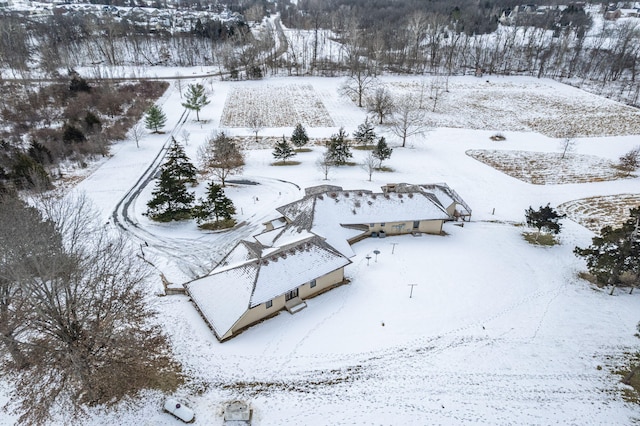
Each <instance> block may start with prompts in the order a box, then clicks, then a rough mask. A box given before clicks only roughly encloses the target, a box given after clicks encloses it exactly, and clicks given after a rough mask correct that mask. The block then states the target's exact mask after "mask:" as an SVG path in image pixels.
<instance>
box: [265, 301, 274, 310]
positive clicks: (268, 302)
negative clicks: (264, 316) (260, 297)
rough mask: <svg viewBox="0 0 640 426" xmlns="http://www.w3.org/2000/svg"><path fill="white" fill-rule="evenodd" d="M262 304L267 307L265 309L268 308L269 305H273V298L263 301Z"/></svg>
mask: <svg viewBox="0 0 640 426" xmlns="http://www.w3.org/2000/svg"><path fill="white" fill-rule="evenodd" d="M264 305H265V306H266V307H267V309H269V308H270V307H272V306H273V300H268V301H267V303H265V304H264Z"/></svg>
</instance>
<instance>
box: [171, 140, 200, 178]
mask: <svg viewBox="0 0 640 426" xmlns="http://www.w3.org/2000/svg"><path fill="white" fill-rule="evenodd" d="M164 167H165V168H167V169H169V171H170V172H171V174H172V175H173V176H175V177H176V178H177V179H178V180H179V181H180V182H181V183H190V184H192V185H196V184H197V183H198V181H197V179H196V173H197V169H196V167H195V166H194V165H193V164H192V163H191V161H190V160H189V157H187V154H185V152H184V149H183V148H182V145H180V143H178V141H177V140H176V139H175V138H174V137H173V136H172V137H171V145H169V149H168V150H167V160H166V161H165V164H164Z"/></svg>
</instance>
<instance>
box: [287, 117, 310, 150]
mask: <svg viewBox="0 0 640 426" xmlns="http://www.w3.org/2000/svg"><path fill="white" fill-rule="evenodd" d="M308 142H309V136H307V131H306V129H305V128H304V127H303V126H302V124H300V123H298V124H297V125H296V128H295V129H293V133H292V134H291V143H292V144H294V145H295V146H296V147H297V148H302V147H303V146H305V145H306V144H307V143H308Z"/></svg>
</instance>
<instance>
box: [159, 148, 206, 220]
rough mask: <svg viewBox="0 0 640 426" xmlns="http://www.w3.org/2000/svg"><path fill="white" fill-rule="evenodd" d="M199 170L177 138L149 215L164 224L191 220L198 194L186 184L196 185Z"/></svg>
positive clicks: (168, 156) (162, 172)
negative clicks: (192, 208) (172, 221)
mask: <svg viewBox="0 0 640 426" xmlns="http://www.w3.org/2000/svg"><path fill="white" fill-rule="evenodd" d="M195 173H196V169H195V167H194V166H193V165H192V164H191V162H189V159H188V158H187V156H186V155H185V153H184V151H183V149H182V147H181V146H180V144H178V142H177V141H176V140H175V139H173V141H172V143H171V146H170V147H169V151H168V152H167V160H166V161H165V163H164V164H163V165H162V168H161V171H160V180H159V181H158V185H157V186H156V188H155V189H154V190H153V192H152V194H151V195H152V198H151V200H149V202H148V203H147V207H148V210H147V214H148V215H149V216H150V217H151V218H152V219H153V220H157V221H161V222H168V221H171V220H181V219H187V218H189V217H190V214H191V205H192V204H193V200H194V195H193V194H192V193H191V192H189V191H187V186H186V184H187V183H188V182H190V183H196V179H195Z"/></svg>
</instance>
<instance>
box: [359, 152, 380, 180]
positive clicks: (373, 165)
mask: <svg viewBox="0 0 640 426" xmlns="http://www.w3.org/2000/svg"><path fill="white" fill-rule="evenodd" d="M379 164H380V160H379V159H377V158H376V157H375V155H373V152H371V151H369V153H368V154H367V156H366V157H365V158H364V160H363V161H362V164H361V165H360V166H361V167H362V170H364V171H365V172H367V174H368V175H369V182H371V176H372V175H373V172H375V171H376V169H377V168H378V165H379Z"/></svg>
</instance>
